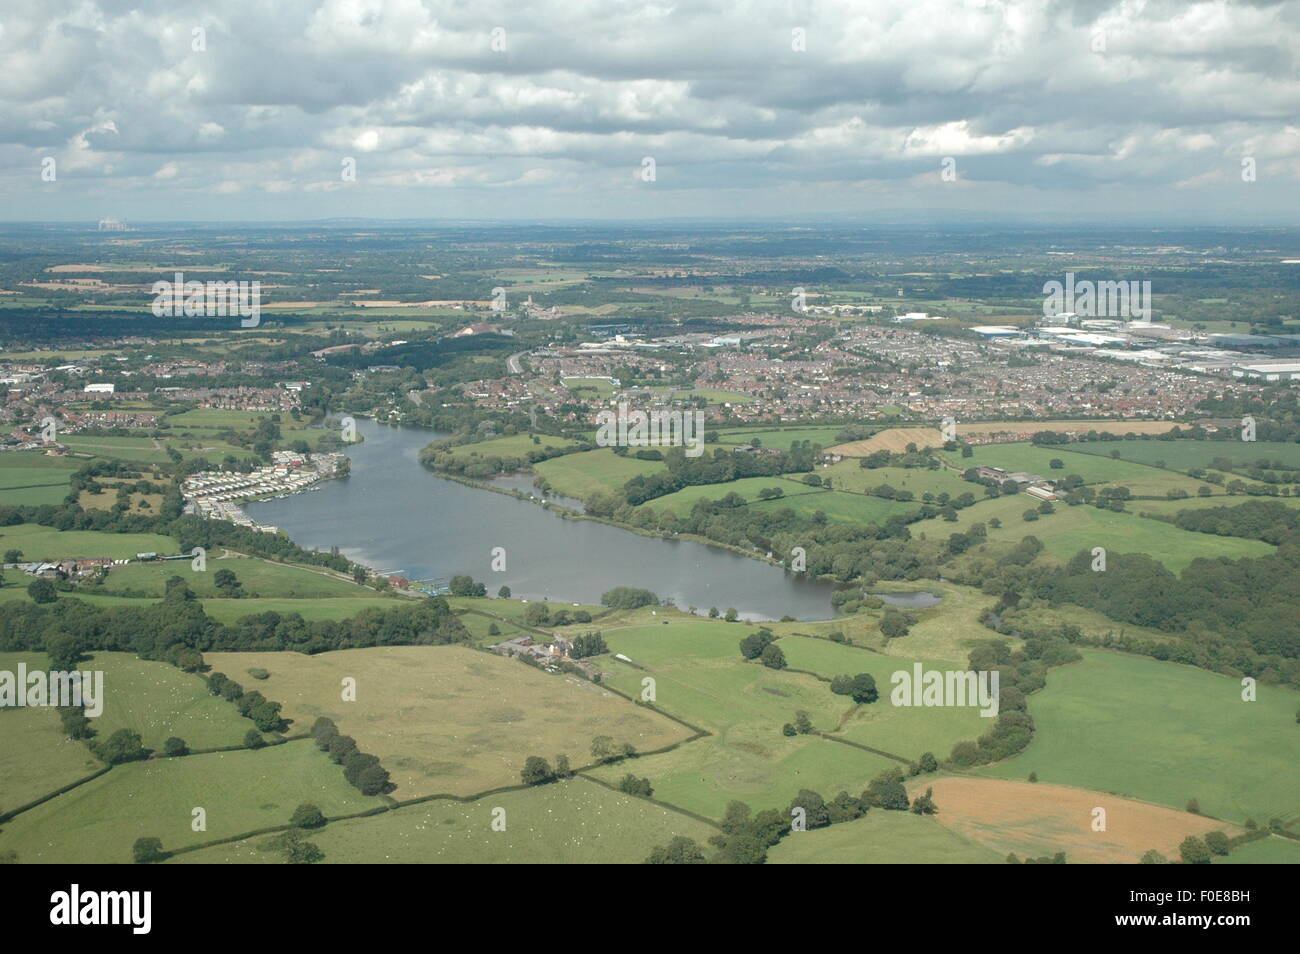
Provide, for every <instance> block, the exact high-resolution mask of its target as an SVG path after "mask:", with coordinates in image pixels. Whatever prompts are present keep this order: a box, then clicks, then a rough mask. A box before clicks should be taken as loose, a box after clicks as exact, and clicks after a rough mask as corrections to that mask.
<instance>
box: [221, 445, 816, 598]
mask: <svg viewBox="0 0 1300 954" xmlns="http://www.w3.org/2000/svg"><path fill="white" fill-rule="evenodd" d="M357 430H358V432H359V433H360V434H361V435H362V436H363V437H364V438H365V440H364V441H363V442H362V443H359V444H355V445H352V446H351V447H349V448H348V449H347V452H348V456H349V457H350V458H351V459H352V473H351V476H350V477H347V478H346V479H343V480H328V481H325V482H323V483H321V484H319V485H318V486H319V487H320V489H319V490H315V491H309V492H306V493H300V494H296V495H294V496H292V497H284V498H282V499H280V500H266V501H257V502H250V503H248V504H246V505H245V510H247V512H248V514H249V516H251V517H252V518H253V519H254V520H256V521H257V522H259V523H264V524H271V525H273V526H277V527H280V528H282V529H283V530H285V531H286V532H287V533H288V534H289V535H290V536H291V537H292V538H293V539H294V541H295V542H297V543H298V544H299V545H300V546H304V547H308V548H312V549H320V550H328V549H329V548H330V547H334V546H337V547H338V548H339V552H340V553H342V554H343V555H344V556H346V557H348V558H349V559H352V560H356V561H359V562H361V563H365V564H367V565H369V566H372V567H374V568H375V569H377V570H381V571H384V572H389V573H400V574H401V575H403V576H405V577H408V578H410V579H413V580H417V579H421V580H422V579H434V578H443V579H445V578H448V577H451V576H454V575H456V574H460V573H465V574H469V575H470V576H472V577H474V579H476V580H479V581H481V582H483V583H485V584H486V585H487V587H488V592H489V593H492V594H495V593H496V591H497V590H498V589H499V588H500V587H501V586H502V585H503V584H504V585H506V586H509V587H510V590H511V593H512V595H514V596H516V597H522V598H524V599H547V600H551V601H563V602H574V603H599V602H600V595H601V594H602V593H603V592H605V591H606V590H608V589H610V588H611V587H614V586H636V587H644V588H645V589H648V590H653V591H654V592H655V593H657V594H658V595H659V597H660V598H661V599H670V600H672V601H673V602H674V603H675V604H677V605H678V606H680V607H682V608H683V609H686V608H687V607H690V606H695V607H698V608H700V609H701V610H707V609H708V608H709V607H711V606H716V607H718V609H719V611H723V612H725V611H726V609H727V608H728V607H733V606H734V607H735V608H736V610H737V611H738V612H739V613H740V615H741V617H742V618H745V619H779V618H780V617H782V616H785V615H787V614H788V615H790V616H793V617H795V618H796V619H825V618H827V617H828V616H830V615H831V605H830V595H831V591H832V585H831V584H829V583H825V582H822V581H815V580H808V579H806V578H804V577H801V576H799V575H797V574H793V573H789V572H787V571H785V570H782V569H780V568H778V567H772V566H768V565H767V564H764V563H759V562H757V561H755V560H750V559H747V558H745V557H742V556H738V555H736V554H734V553H729V552H727V551H725V550H719V549H717V548H715V547H709V546H706V545H704V544H702V543H696V542H693V541H687V540H662V539H658V538H655V537H643V536H640V535H638V534H635V533H631V532H629V531H626V530H620V529H619V528H617V527H611V526H609V525H607V524H603V523H598V522H596V521H592V520H565V519H563V518H561V517H560V516H558V515H557V514H555V513H552V512H550V511H547V510H545V509H543V508H542V507H540V506H538V505H537V504H534V503H529V502H528V501H525V500H518V499H516V498H514V497H508V496H506V495H504V494H499V493H494V492H492V491H488V490H480V489H477V488H474V487H467V486H465V485H464V484H459V483H456V482H455V481H451V480H445V479H443V478H441V477H438V476H436V475H434V474H433V473H431V472H430V471H428V470H426V469H425V468H424V467H423V466H421V465H420V462H419V457H418V455H419V452H420V449H421V448H422V447H424V446H425V445H426V444H428V443H429V442H430V441H433V440H436V439H438V438H440V437H443V436H445V435H442V434H439V433H438V432H436V431H431V430H426V429H423V428H409V427H390V426H388V425H383V424H377V423H375V422H374V421H367V420H358V421H357ZM494 547H504V548H505V551H506V571H505V572H494V571H493V570H492V551H493V548H494Z"/></svg>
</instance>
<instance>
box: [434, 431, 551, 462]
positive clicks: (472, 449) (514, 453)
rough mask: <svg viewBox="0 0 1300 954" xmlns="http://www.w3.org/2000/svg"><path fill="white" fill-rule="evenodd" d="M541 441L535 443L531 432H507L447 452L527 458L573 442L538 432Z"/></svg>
mask: <svg viewBox="0 0 1300 954" xmlns="http://www.w3.org/2000/svg"><path fill="white" fill-rule="evenodd" d="M537 437H538V438H539V439H540V443H537V444H534V443H533V438H532V435H529V434H507V435H506V436H504V437H494V438H492V439H491V440H486V441H478V442H477V443H474V444H460V445H458V446H456V447H452V448H451V449H450V450H449V451H447V452H446V453H450V454H451V455H452V456H453V457H456V458H464V457H523V458H526V457H527V456H528V454H529V453H530V452H531V451H540V450H544V449H545V448H547V447H568V446H569V445H570V444H572V443H573V442H572V441H570V440H567V439H566V438H563V437H555V436H553V435H551V434H538V435H537Z"/></svg>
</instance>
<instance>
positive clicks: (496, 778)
mask: <svg viewBox="0 0 1300 954" xmlns="http://www.w3.org/2000/svg"><path fill="white" fill-rule="evenodd" d="M206 658H207V660H208V662H209V663H210V664H211V665H212V667H213V668H214V669H215V670H218V671H221V672H224V673H226V675H228V676H230V677H231V678H232V679H235V680H236V681H239V682H242V683H244V684H245V685H246V686H247V685H249V684H250V683H253V682H254V681H253V680H252V679H251V678H250V677H248V675H247V673H248V670H249V669H252V668H261V669H266V670H268V671H269V672H270V673H271V675H270V678H268V679H264V680H257V681H256V682H255V685H256V687H257V688H258V689H259V690H260V691H261V692H262V694H263V695H265V696H266V697H267V698H268V699H273V700H275V701H276V702H281V703H283V704H284V715H285V716H286V717H287V718H290V719H294V720H295V723H294V725H293V726H291V731H292V732H305V731H307V730H308V729H310V728H311V724H312V722H313V721H314V720H315V719H316V718H317V717H318V716H328V717H330V718H332V719H334V720H335V722H337V723H338V726H339V731H341V732H343V733H344V734H347V735H351V736H353V737H354V738H355V739H356V740H357V744H358V746H359V747H360V748H361V749H362V751H365V752H369V753H371V754H374V755H377V756H379V758H380V760H381V761H382V762H383V764H384V767H385V768H387V769H388V770H389V772H390V773H392V777H393V781H394V782H395V783H396V785H397V790H396V791H395V792H394V793H393V796H394V797H395V798H399V799H407V798H415V797H419V796H422V795H432V794H438V793H450V794H456V795H472V794H475V793H477V792H482V791H486V790H487V789H490V788H496V787H498V786H502V785H514V784H518V783H519V781H520V776H519V772H520V770H521V769H522V768H523V765H524V760H525V759H526V758H527V757H528V756H530V755H540V756H542V757H544V758H546V759H548V760H551V761H552V762H554V759H555V757H556V756H557V755H560V754H567V755H568V756H569V761H570V763H571V764H572V765H573V766H574V767H575V768H576V767H578V766H581V765H584V764H586V763H587V762H589V761H590V749H591V740H592V738H593V737H595V736H597V735H610V736H613V737H614V738H615V739H616V740H617V741H619V742H624V741H626V742H631V743H632V744H633V745H635V746H636V747H637V748H638V749H640V750H642V751H647V750H650V749H655V748H659V747H662V746H665V745H668V744H670V743H672V742H676V741H678V740H680V739H683V738H685V737H687V736H688V735H689V734H690V733H689V732H688V731H687V730H686V729H684V728H683V727H681V726H679V725H677V724H675V723H673V722H671V721H670V720H668V719H665V718H663V717H662V716H660V715H658V714H656V713H653V712H650V711H648V710H646V709H643V708H640V707H637V706H635V705H633V704H632V703H630V702H628V701H627V700H625V699H621V698H619V697H618V696H616V695H614V694H613V693H610V692H607V691H605V690H604V689H602V688H600V687H599V686H597V685H594V684H592V683H589V682H586V681H585V680H579V679H577V678H574V677H571V676H563V675H554V674H550V673H545V672H541V671H539V670H537V669H534V668H532V667H530V666H527V665H525V664H524V663H522V662H519V661H518V660H514V659H506V658H504V657H502V656H496V655H493V654H491V653H484V652H477V651H475V650H472V649H467V648H465V647H462V646H395V647H376V648H370V649H351V650H343V651H339V652H331V653H323V654H321V655H318V656H303V655H299V654H295V653H209V654H207V656H206ZM345 677H351V678H353V679H355V680H356V685H357V699H356V701H355V702H344V701H343V700H342V698H341V695H342V689H341V687H342V680H343V679H344V678H345Z"/></svg>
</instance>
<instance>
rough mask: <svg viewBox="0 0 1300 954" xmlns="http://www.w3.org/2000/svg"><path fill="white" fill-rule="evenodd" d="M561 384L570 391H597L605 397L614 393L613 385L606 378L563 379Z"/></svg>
mask: <svg viewBox="0 0 1300 954" xmlns="http://www.w3.org/2000/svg"><path fill="white" fill-rule="evenodd" d="M561 383H562V384H563V385H564V386H565V387H566V388H568V389H569V390H570V391H595V392H596V394H597V395H599V396H604V397H608V396H610V395H612V394H613V393H614V385H613V383H612V382H610V381H606V380H605V379H604V378H563V379H562V380H561Z"/></svg>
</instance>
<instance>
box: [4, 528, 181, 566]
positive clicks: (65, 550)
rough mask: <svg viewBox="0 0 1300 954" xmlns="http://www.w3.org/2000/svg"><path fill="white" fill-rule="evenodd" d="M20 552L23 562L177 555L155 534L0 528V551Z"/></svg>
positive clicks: (168, 542)
mask: <svg viewBox="0 0 1300 954" xmlns="http://www.w3.org/2000/svg"><path fill="white" fill-rule="evenodd" d="M15 549H16V550H22V551H23V559H24V560H25V561H37V560H61V559H65V558H70V557H83V558H90V557H110V558H112V559H115V560H116V559H122V558H124V557H134V556H135V555H136V554H137V553H159V554H163V555H169V554H174V553H176V552H177V543H176V541H175V540H173V539H172V538H171V537H164V536H163V535H162V534H159V533H107V532H104V531H100V530H55V529H54V528H53V527H45V526H41V525H40V524H36V523H18V524H14V525H12V526H8V527H0V551H3V550H15Z"/></svg>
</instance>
